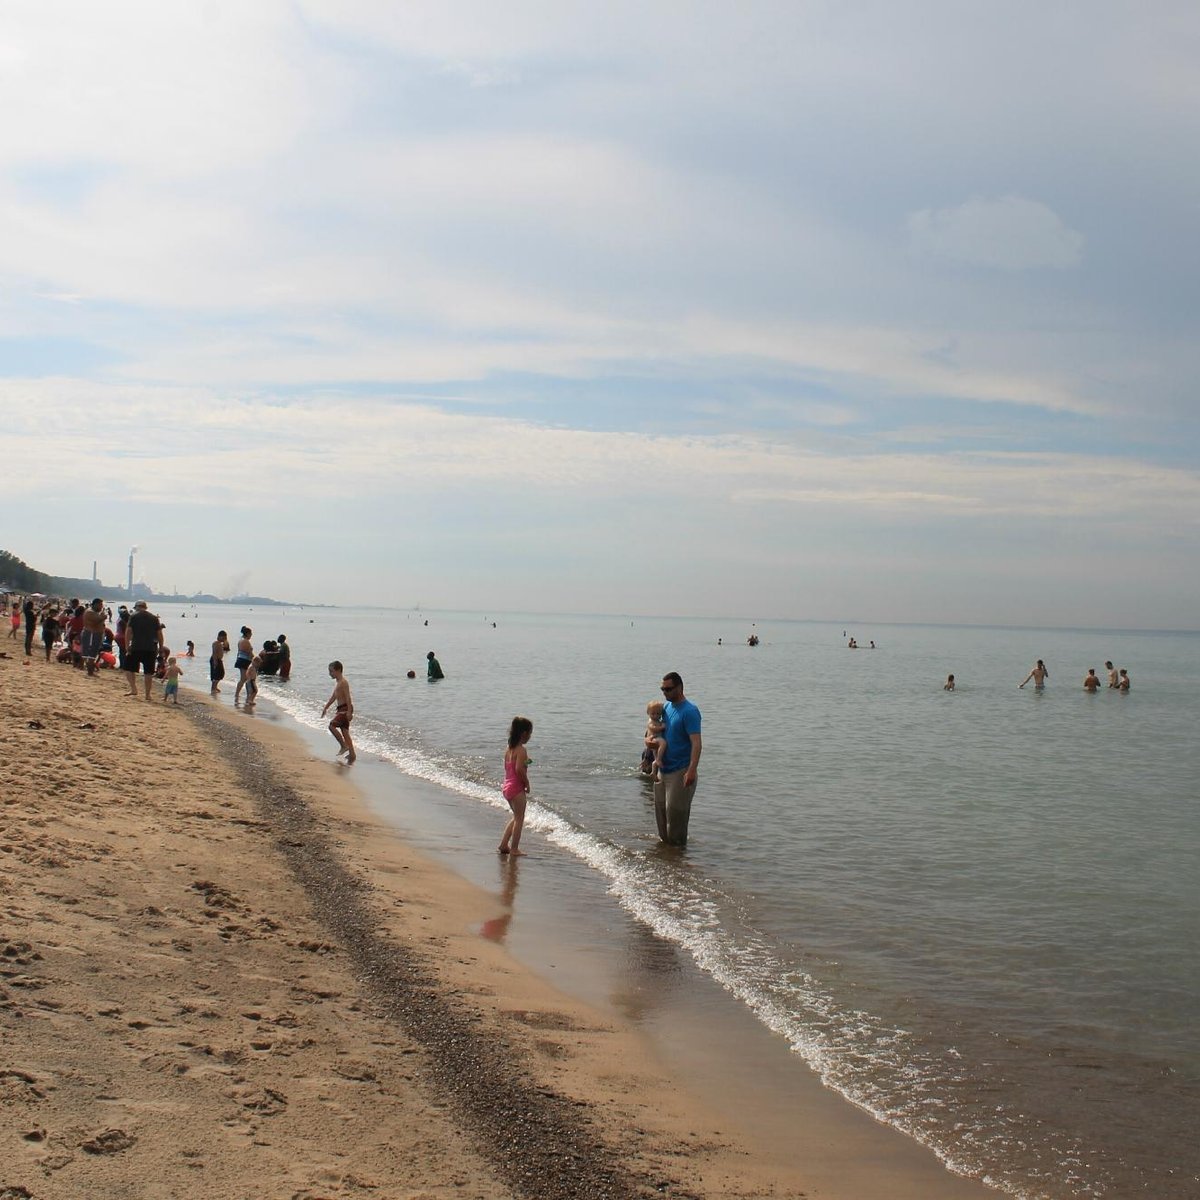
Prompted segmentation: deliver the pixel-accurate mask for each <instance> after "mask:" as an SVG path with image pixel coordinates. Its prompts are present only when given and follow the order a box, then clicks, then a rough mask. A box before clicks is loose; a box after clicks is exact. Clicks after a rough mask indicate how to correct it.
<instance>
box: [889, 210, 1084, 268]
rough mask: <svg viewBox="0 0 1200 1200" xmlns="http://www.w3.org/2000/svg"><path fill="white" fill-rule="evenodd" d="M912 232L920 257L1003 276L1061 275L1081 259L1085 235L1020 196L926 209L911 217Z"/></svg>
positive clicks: (913, 245) (909, 220) (910, 242)
mask: <svg viewBox="0 0 1200 1200" xmlns="http://www.w3.org/2000/svg"><path fill="white" fill-rule="evenodd" d="M908 231H909V244H910V246H911V247H912V249H913V250H914V251H916V253H918V254H921V255H929V256H930V257H933V258H944V259H948V260H950V261H952V262H959V263H964V264H966V265H968V266H976V267H992V268H994V269H996V270H1000V271H1029V270H1034V269H1036V268H1039V267H1053V268H1057V269H1063V268H1066V267H1074V266H1077V265H1078V264H1079V262H1080V261H1081V260H1082V257H1083V242H1084V239H1083V234H1081V233H1077V232H1076V231H1075V230H1074V229H1071V228H1069V227H1068V226H1067V225H1065V224H1064V223H1063V221H1062V219H1061V218H1060V217H1059V216H1058V215H1057V214H1056V213H1055V212H1054V211H1053V210H1052V209H1051V208H1049V207H1047V206H1046V205H1045V204H1042V203H1040V202H1039V201H1037V200H1026V199H1024V198H1023V197H1021V196H1001V197H1000V198H999V199H995V200H987V199H984V198H983V197H978V196H977V197H975V198H973V199H971V200H968V201H967V202H966V203H965V204H960V205H959V206H958V207H957V208H939V209H930V208H923V209H921V210H920V211H919V212H914V213H912V214H911V215H910V216H909V218H908Z"/></svg>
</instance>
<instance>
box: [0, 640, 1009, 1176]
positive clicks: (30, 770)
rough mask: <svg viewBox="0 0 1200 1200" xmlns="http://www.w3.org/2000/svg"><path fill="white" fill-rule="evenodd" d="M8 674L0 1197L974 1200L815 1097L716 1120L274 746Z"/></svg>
mask: <svg viewBox="0 0 1200 1200" xmlns="http://www.w3.org/2000/svg"><path fill="white" fill-rule="evenodd" d="M15 648H16V644H14V649H15ZM7 653H8V655H9V657H7V658H0V747H2V750H3V753H2V754H0V864H2V865H3V872H2V874H0V913H2V914H3V916H2V918H0V1032H2V1035H3V1036H2V1051H3V1053H2V1054H0V1195H3V1196H12V1197H37V1198H39V1200H58V1198H63V1200H66V1198H68V1197H70V1198H72V1200H73V1198H75V1197H78V1196H82V1195H87V1196H94V1197H133V1196H136V1197H145V1198H155V1197H191V1196H197V1195H204V1196H207V1197H218V1198H219V1197H231V1198H232V1197H243V1196H255V1197H260V1196H261V1197H274V1196H280V1197H290V1198H292V1200H319V1198H321V1197H343V1196H377V1197H413V1198H416V1197H440V1196H449V1195H454V1196H461V1197H481V1198H482V1197H505V1196H527V1197H564V1198H569V1197H597V1198H600V1197H627V1196H651V1195H673V1196H694V1197H701V1196H713V1197H716V1196H729V1197H757V1196H764V1197H765V1196H779V1197H784V1196H789V1197H790V1196H812V1197H817V1196H822V1197H830V1198H834V1200H838V1198H840V1200H854V1198H858V1200H866V1198H870V1197H875V1196H879V1197H882V1196H888V1197H896V1198H898V1200H899V1198H903V1197H906V1196H907V1197H913V1198H914V1200H915V1198H916V1197H922V1198H923V1200H933V1198H934V1197H943V1196H944V1197H947V1198H949V1197H963V1198H967V1197H973V1196H989V1195H995V1194H996V1193H993V1192H990V1191H987V1190H986V1189H984V1188H982V1187H981V1186H980V1185H978V1184H974V1183H971V1182H969V1181H965V1180H959V1179H955V1178H954V1177H952V1176H950V1175H949V1174H947V1173H946V1172H944V1171H943V1170H942V1169H941V1168H940V1166H939V1165H938V1164H937V1163H936V1161H935V1160H934V1159H933V1157H932V1155H929V1154H927V1153H926V1152H925V1151H923V1150H921V1149H920V1148H919V1147H916V1146H915V1145H913V1144H911V1143H909V1142H907V1140H906V1139H903V1138H901V1137H900V1136H899V1135H896V1134H894V1133H892V1132H891V1131H889V1130H886V1129H884V1128H883V1127H881V1126H878V1125H877V1124H875V1123H874V1122H873V1121H871V1120H870V1119H869V1118H867V1117H865V1116H863V1114H860V1113H857V1112H856V1111H854V1110H852V1109H850V1108H849V1106H847V1105H844V1104H842V1103H841V1102H840V1101H838V1100H837V1099H836V1098H834V1097H832V1096H829V1095H828V1094H827V1093H824V1092H823V1091H822V1090H821V1089H820V1088H819V1086H818V1085H816V1084H815V1081H810V1082H811V1088H810V1090H809V1091H806V1092H805V1095H806V1096H807V1099H805V1100H803V1101H802V1102H801V1106H799V1107H797V1110H796V1111H794V1112H792V1113H789V1114H787V1117H786V1119H783V1120H780V1119H776V1120H775V1121H773V1122H762V1123H760V1129H759V1130H758V1132H757V1134H756V1131H755V1129H754V1128H753V1125H754V1122H753V1120H751V1121H750V1122H748V1124H749V1126H750V1127H749V1128H744V1127H738V1125H737V1124H736V1123H734V1124H731V1122H730V1120H729V1116H730V1114H729V1112H728V1111H722V1110H719V1109H714V1108H711V1107H709V1106H708V1105H706V1104H705V1103H703V1102H702V1101H701V1099H700V1096H699V1095H698V1094H696V1092H695V1091H694V1090H692V1089H694V1088H696V1087H697V1086H698V1079H699V1077H695V1076H693V1078H692V1081H691V1086H690V1087H689V1086H688V1085H687V1084H685V1083H681V1082H680V1079H679V1078H678V1077H676V1076H675V1075H673V1074H672V1073H669V1072H668V1071H667V1070H666V1069H665V1068H664V1066H663V1065H662V1064H661V1063H660V1062H658V1061H656V1058H655V1056H654V1054H653V1053H652V1052H651V1048H650V1046H649V1044H648V1043H647V1041H646V1039H645V1038H644V1037H642V1036H641V1035H640V1034H639V1033H638V1031H637V1030H636V1029H634V1028H633V1027H632V1026H630V1025H628V1024H627V1023H624V1022H621V1021H620V1020H615V1019H614V1018H613V1015H612V1014H611V1013H608V1012H603V1011H600V1010H599V1009H596V1008H592V1007H589V1006H588V1005H586V1004H584V1003H581V1002H580V1001H579V1000H578V999H571V998H568V997H567V996H565V995H563V994H561V993H560V992H558V991H556V990H555V989H554V988H553V987H552V986H551V985H550V984H549V983H547V982H546V981H544V980H543V979H541V978H539V977H538V976H537V975H535V974H534V973H533V972H531V971H529V970H528V969H526V968H525V967H523V966H522V965H521V964H519V963H518V962H517V961H515V960H514V959H513V958H512V957H511V956H510V955H509V954H508V953H507V951H506V950H505V949H504V948H503V947H502V946H500V945H497V944H495V943H494V942H492V941H489V940H488V939H487V938H485V937H481V936H479V930H480V926H481V924H482V923H483V922H484V921H485V920H487V919H488V918H491V917H494V914H495V903H496V902H495V899H494V897H492V896H490V895H488V894H487V893H486V892H485V891H483V890H482V889H479V888H477V887H475V886H473V885H471V884H469V883H467V882H465V881H463V880H462V879H460V878H458V877H457V876H456V875H454V874H453V873H451V872H449V871H448V870H446V869H445V868H444V867H443V866H440V865H437V864H434V863H433V862H431V861H430V860H429V859H427V858H424V857H422V856H420V855H419V854H417V853H415V852H414V851H413V850H412V849H411V848H410V847H408V846H406V845H405V844H404V843H403V842H402V841H401V840H400V839H399V838H398V837H397V836H396V834H395V831H394V830H393V829H391V828H390V827H388V826H386V825H385V824H383V823H382V822H381V821H380V819H379V818H378V817H377V816H376V815H374V814H373V813H372V812H371V811H370V809H369V808H368V807H367V806H366V805H365V804H364V803H363V798H362V796H361V795H360V794H359V793H358V791H357V789H356V788H355V787H354V785H353V782H352V781H353V778H354V769H350V770H347V769H345V768H342V767H338V766H335V765H333V764H332V762H330V761H329V760H323V759H320V758H317V757H315V756H314V754H313V753H312V751H311V750H310V749H309V747H308V746H306V745H305V743H304V742H303V741H302V740H301V739H300V738H298V737H295V736H294V735H292V734H291V733H290V732H289V731H288V730H287V729H286V728H281V727H280V726H279V725H278V724H277V723H273V722H268V721H263V720H256V719H254V718H251V717H247V716H246V715H244V714H242V713H240V712H235V711H233V710H231V709H230V708H228V707H224V706H222V705H218V704H213V703H212V702H210V701H209V700H208V698H207V697H206V696H205V695H204V694H203V693H195V692H189V691H185V692H184V693H183V694H182V696H181V702H180V705H179V707H178V708H177V709H176V708H174V707H170V706H165V705H163V704H162V703H161V700H160V699H158V696H159V693H158V692H157V691H156V699H155V701H154V702H152V703H145V702H143V701H139V700H134V699H131V698H129V696H128V694H127V689H126V687H125V681H124V679H123V678H117V677H116V676H115V674H114V673H108V672H106V673H104V674H102V675H101V676H99V677H97V678H95V679H89V678H87V677H86V676H85V675H84V674H83V673H82V672H79V671H75V670H72V669H71V668H69V667H65V666H59V665H57V664H45V663H42V662H39V661H36V660H35V661H33V662H32V663H30V664H28V665H26V664H25V662H24V660H23V657H22V656H21V655H20V654H19V653H18V654H14V653H13V650H7ZM223 700H225V701H227V700H228V697H223ZM89 726H91V728H89ZM333 748H334V747H333V744H332V740H331V742H330V751H331V754H332V750H333ZM751 1115H752V1114H751ZM742 1124H743V1125H745V1124H747V1123H746V1122H743V1123H742ZM789 1128H790V1129H791V1130H793V1131H794V1134H795V1136H794V1137H790V1138H789V1136H788V1130H789Z"/></svg>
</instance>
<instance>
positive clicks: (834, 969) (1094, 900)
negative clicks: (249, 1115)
mask: <svg viewBox="0 0 1200 1200" xmlns="http://www.w3.org/2000/svg"><path fill="white" fill-rule="evenodd" d="M191 611H193V610H189V612H191ZM195 612H196V615H198V616H199V617H200V618H201V619H200V620H196V621H194V620H191V619H189V620H187V621H178V620H175V621H172V616H173V614H172V612H171V610H170V608H169V606H166V605H164V606H163V607H162V609H161V615H162V616H163V618H164V619H165V620H166V621H167V622H168V624H169V625H171V626H172V628H171V631H170V635H169V640H171V641H173V642H180V641H181V640H182V638H183V637H192V638H193V640H195V641H196V642H197V646H198V647H200V648H203V647H207V645H208V642H209V641H210V640H211V638H212V636H213V634H214V633H215V631H216V629H217V628H219V627H224V628H226V629H228V630H229V631H230V632H231V633H232V634H234V635H235V636H236V629H237V627H238V626H239V625H241V624H242V623H243V622H245V623H248V624H250V625H252V626H255V627H256V631H255V639H254V640H255V644H256V645H257V644H259V643H261V641H262V639H263V637H264V636H266V637H271V636H274V635H275V634H276V633H278V632H280V631H281V630H282V631H285V632H287V634H288V639H289V641H290V642H291V644H292V646H293V655H294V660H295V669H294V672H293V677H292V682H291V684H290V685H289V686H288V687H286V688H284V687H282V686H279V685H277V684H275V682H274V681H271V680H268V681H267V682H266V686H265V688H264V692H265V694H266V695H268V696H270V698H271V699H272V700H274V701H276V702H277V703H279V704H280V705H281V706H282V707H283V708H284V709H285V711H286V712H288V713H289V714H290V715H291V716H292V717H294V718H295V719H296V720H297V721H298V722H300V723H301V724H302V725H305V726H308V727H311V728H316V727H320V726H321V725H322V724H323V722H321V721H320V719H319V713H320V708H321V706H322V704H323V703H324V701H325V699H326V698H327V697H328V695H329V691H330V686H331V685H330V681H329V678H328V675H327V673H326V670H325V666H326V663H327V662H328V660H329V659H331V658H335V657H336V658H340V659H341V660H342V661H343V662H344V663H345V664H346V672H347V676H348V678H349V679H350V680H351V682H352V685H353V688H354V695H355V703H356V710H357V711H356V720H355V725H354V735H355V740H356V742H357V744H358V746H359V748H360V753H361V754H364V757H365V756H372V757H374V756H377V757H378V758H380V759H382V760H383V761H384V762H386V763H387V764H389V767H388V769H391V770H395V771H398V772H402V773H405V774H407V775H411V776H417V777H419V778H422V779H425V780H428V781H431V782H433V783H434V784H436V785H438V786H439V787H440V788H441V789H442V790H443V792H444V794H445V795H446V797H447V798H448V801H449V802H452V803H453V804H455V805H458V806H461V808H462V809H463V811H464V812H466V811H468V810H471V811H474V810H479V811H482V812H485V813H492V810H495V812H494V813H492V815H493V816H494V818H495V819H494V821H493V822H492V823H493V824H494V825H495V834H494V835H498V832H499V828H500V825H501V824H502V821H501V819H500V817H501V813H500V810H501V809H502V807H503V800H502V799H501V797H500V795H499V782H500V780H501V777H502V763H501V757H502V753H503V747H504V739H505V735H506V732H507V727H508V722H509V720H510V718H511V717H512V716H513V715H514V714H516V713H523V714H525V715H528V716H529V717H531V718H532V719H533V721H534V725H535V730H534V737H533V741H532V742H531V744H530V754H531V756H532V758H533V767H532V768H531V780H532V783H533V795H534V800H535V803H534V804H532V805H531V808H530V821H529V828H530V830H531V831H532V833H531V835H530V841H531V843H533V844H534V845H537V846H538V847H539V850H544V849H545V848H546V847H547V846H549V847H552V848H553V849H552V850H549V851H547V852H548V853H550V854H551V856H554V855H558V856H560V857H561V856H569V857H570V860H571V861H572V863H573V864H575V866H576V868H578V867H580V866H582V868H583V869H586V871H588V872H589V873H592V874H594V875H595V876H596V877H597V878H599V879H602V880H603V881H604V885H605V887H606V889H607V892H608V894H609V895H610V896H611V898H612V902H613V903H614V904H617V905H620V906H621V907H622V908H623V909H624V910H625V912H627V913H628V914H631V916H632V917H633V918H634V919H636V920H637V921H638V922H641V923H642V924H643V925H644V927H645V928H646V929H647V930H649V931H652V933H653V934H654V935H656V936H657V938H659V939H665V940H666V941H668V942H670V943H672V944H673V945H674V946H675V947H677V948H678V949H679V950H680V952H682V953H686V954H688V955H690V956H691V957H692V958H693V959H694V961H695V963H696V964H697V965H698V966H699V968H700V969H702V970H703V971H704V972H706V973H707V974H708V975H709V976H711V977H712V979H713V980H714V981H716V983H717V984H719V985H720V986H721V987H722V988H724V989H725V990H726V991H727V992H728V993H730V994H731V995H732V996H734V997H736V998H737V999H738V1000H739V1001H740V1002H741V1003H742V1004H744V1005H745V1006H747V1008H748V1009H749V1010H750V1011H752V1012H753V1013H754V1014H755V1016H756V1017H757V1019H758V1020H759V1021H761V1022H762V1023H763V1024H764V1025H766V1026H767V1027H768V1028H770V1029H771V1030H773V1031H774V1032H775V1033H777V1034H778V1035H779V1036H780V1038H781V1039H785V1040H786V1044H787V1045H788V1046H790V1048H791V1050H792V1051H793V1052H794V1054H795V1056H796V1058H797V1059H801V1060H803V1061H804V1062H805V1063H807V1064H808V1065H809V1066H810V1067H812V1068H813V1069H814V1070H816V1071H817V1072H818V1073H819V1074H820V1076H821V1078H822V1079H823V1080H824V1082H825V1083H826V1084H827V1085H828V1086H829V1087H831V1088H833V1089H835V1090H836V1091H838V1092H840V1093H842V1094H843V1095H844V1096H846V1097H848V1098H849V1099H850V1100H852V1101H853V1102H854V1103H856V1104H858V1105H860V1106H861V1107H863V1108H865V1109H867V1110H869V1111H870V1112H872V1113H874V1114H876V1115H877V1116H879V1117H880V1118H881V1119H883V1120H885V1121H887V1122H889V1123H891V1124H893V1125H895V1126H897V1127H899V1128H900V1129H902V1130H904V1131H906V1132H907V1133H909V1134H911V1135H912V1136H914V1137H916V1138H918V1139H919V1140H921V1141H922V1142H924V1143H926V1144H927V1145H929V1146H931V1147H932V1148H934V1149H935V1150H936V1151H937V1152H938V1154H939V1155H940V1156H941V1157H942V1158H943V1159H944V1160H945V1161H946V1162H947V1163H948V1164H949V1165H951V1166H952V1167H955V1168H957V1169H959V1170H962V1171H966V1172H968V1173H971V1174H976V1175H981V1176H983V1177H985V1178H987V1179H988V1180H989V1181H991V1182H993V1183H995V1184H997V1185H998V1186H1001V1187H1002V1188H1003V1189H1004V1190H1006V1191H1008V1192H1011V1193H1012V1194H1014V1195H1021V1196H1029V1197H1055V1198H1058V1197H1077V1196H1109V1197H1124V1196H1151V1197H1155V1198H1156V1200H1169V1198H1173V1197H1185V1196H1187V1197H1195V1196H1197V1195H1200V1138H1197V1136H1196V1130H1197V1128H1198V1118H1200V1022H1198V1021H1197V1019H1196V1018H1197V995H1198V990H1200V917H1198V913H1200V802H1198V797H1197V792H1198V787H1197V781H1198V780H1200V742H1198V739H1197V737H1196V730H1197V720H1198V717H1200V699H1198V698H1197V681H1198V680H1200V635H1193V634H1168V633H1130V632H1095V631H1064V630H1013V629H987V628H959V627H954V628H931V627H920V626H871V627H858V628H850V627H845V632H846V633H848V634H851V635H853V636H855V637H856V638H857V639H858V641H859V642H860V644H865V643H867V642H868V641H869V640H870V639H874V641H875V642H876V645H877V649H875V650H874V651H871V650H858V651H851V650H848V649H847V648H846V644H845V640H844V638H843V627H842V626H836V627H835V626H832V625H826V624H816V623H802V622H795V623H789V622H772V623H760V624H759V625H758V626H757V630H756V631H757V633H758V634H759V636H760V637H761V639H762V640H761V644H760V645H759V646H757V647H754V648H750V647H748V646H747V645H746V637H747V635H748V634H749V632H750V631H751V627H750V625H749V623H746V622H739V621H733V620H728V621H723V620H672V619H648V618H636V619H632V620H631V619H630V618H627V617H626V618H606V617H572V616H522V615H507V614H488V615H487V617H486V618H485V617H484V616H483V615H482V614H465V613H440V612H439V613H425V614H417V613H405V612H396V611H389V610H367V609H317V610H307V611H300V610H288V611H287V612H286V613H285V612H283V611H281V610H265V609H259V610H258V611H257V612H251V611H249V610H246V609H241V608H232V607H224V606H221V607H218V606H212V607H211V608H200V609H198V610H195ZM174 615H175V616H178V614H174ZM426 619H428V620H429V626H428V627H426V626H425V625H424V621H425V620H426ZM493 621H495V622H496V627H495V628H493V625H492V622H493ZM185 626H186V627H187V632H186V633H182V632H181V630H183V629H184V627H185ZM209 626H211V630H210V628H209ZM718 638H721V639H723V640H724V643H725V644H724V645H718ZM429 649H436V651H437V653H438V657H439V658H440V660H441V662H442V665H443V667H444V668H445V671H446V676H447V678H446V679H445V680H444V681H443V682H441V683H439V684H437V685H433V686H431V685H428V684H427V683H426V682H425V680H424V673H425V652H426V651H427V650H429ZM198 652H199V651H198ZM1038 658H1042V659H1045V661H1046V664H1047V666H1048V667H1049V669H1050V680H1049V683H1048V686H1047V688H1046V690H1045V691H1043V692H1035V691H1034V690H1033V685H1032V684H1029V685H1028V686H1027V687H1026V689H1025V690H1023V691H1021V690H1018V688H1017V684H1018V683H1019V682H1020V681H1021V680H1022V679H1023V678H1024V677H1025V675H1026V674H1027V672H1028V671H1029V668H1030V667H1031V666H1032V665H1033V663H1034V661H1035V660H1036V659H1038ZM1108 658H1111V659H1112V660H1113V661H1114V662H1115V663H1116V664H1117V666H1118V667H1121V666H1123V667H1126V668H1128V670H1129V673H1130V676H1131V678H1132V680H1133V689H1132V691H1131V692H1130V693H1129V694H1127V695H1122V694H1117V693H1115V692H1110V691H1108V690H1107V689H1106V688H1105V689H1103V690H1102V691H1101V692H1100V693H1099V694H1097V695H1087V694H1085V693H1084V692H1083V690H1082V687H1081V684H1082V680H1083V676H1084V674H1085V673H1086V671H1087V668H1088V667H1095V668H1096V669H1097V671H1098V673H1099V674H1100V675H1101V676H1102V677H1103V676H1104V674H1105V672H1104V660H1105V659H1108ZM409 668H412V669H414V670H416V671H417V672H418V675H419V676H420V678H419V679H418V680H417V681H416V682H414V681H410V680H408V679H406V678H405V672H406V671H407V670H408V669H409ZM200 669H201V663H200V662H197V663H196V672H199V670H200ZM667 670H677V671H679V672H680V673H681V674H682V675H683V677H684V680H685V685H686V692H687V695H688V697H689V698H690V699H692V700H694V701H695V702H696V703H697V704H698V705H699V706H700V708H701V710H702V712H703V717H704V756H703V761H702V764H701V772H700V775H701V782H700V787H699V790H698V793H697V799H696V804H695V808H694V810H693V821H692V840H691V843H690V844H689V846H688V847H687V849H686V851H684V852H682V853H676V852H668V853H663V852H661V851H660V849H659V848H658V847H657V844H656V842H655V839H654V835H653V818H652V815H651V810H650V807H649V804H648V795H647V790H646V787H645V785H644V783H643V781H642V780H641V779H640V778H639V777H638V776H637V774H636V770H635V768H636V763H637V759H638V755H639V752H640V742H641V735H642V731H643V727H644V721H645V717H644V708H645V704H646V702H647V701H648V700H650V699H652V698H654V697H655V696H656V695H657V694H658V692H657V687H658V683H659V680H660V678H661V675H662V673H663V672H664V671H667ZM951 671H953V672H954V673H955V675H956V676H957V681H958V690H957V691H955V692H953V693H947V692H944V691H943V690H942V683H943V682H944V680H945V677H946V675H947V673H948V672H951ZM191 674H192V678H191V680H190V681H191V682H194V683H197V682H200V681H199V680H198V679H196V678H195V673H191ZM332 749H333V744H332V739H331V740H330V750H331V752H332ZM531 848H532V846H531Z"/></svg>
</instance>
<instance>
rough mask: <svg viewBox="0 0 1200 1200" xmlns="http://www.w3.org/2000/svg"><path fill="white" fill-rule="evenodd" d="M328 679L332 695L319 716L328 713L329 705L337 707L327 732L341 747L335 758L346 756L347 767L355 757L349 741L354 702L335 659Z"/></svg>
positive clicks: (330, 667) (339, 665) (352, 745)
mask: <svg viewBox="0 0 1200 1200" xmlns="http://www.w3.org/2000/svg"><path fill="white" fill-rule="evenodd" d="M329 678H330V679H332V680H333V694H332V695H331V696H330V697H329V699H328V700H326V701H325V707H324V708H323V709H321V716H324V715H325V714H326V713H327V712H328V711H329V706H330V705H331V704H336V705H337V712H335V713H334V714H333V720H332V721H330V722H329V732H330V733H332V734H333V736H334V738H335V739H336V741H337V744H338V745H339V746H340V747H341V749H340V750H339V751H338V752H337V756H336V757H338V758H341V756H342V755H343V754H344V755H346V763H347V765H349V764H350V763H352V762H353V761H354V760H355V758H356V757H357V756H356V755H355V753H354V743H353V742H352V741H351V740H350V722H351V721H352V720H354V701H353V700H352V699H351V697H350V684H349V681H348V680H347V679H346V677H345V675H343V674H342V664H341V663H340V662H338V661H337V660H336V659H335V660H334V661H333V662H331V663H330V664H329Z"/></svg>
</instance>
